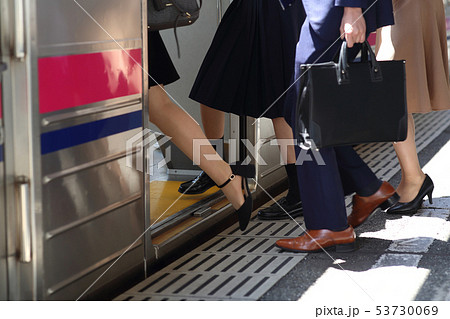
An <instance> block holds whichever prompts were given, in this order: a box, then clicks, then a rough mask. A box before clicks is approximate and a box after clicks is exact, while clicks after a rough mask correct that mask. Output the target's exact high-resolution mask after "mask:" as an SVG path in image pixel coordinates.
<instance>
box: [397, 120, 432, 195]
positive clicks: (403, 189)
mask: <svg viewBox="0 0 450 319" xmlns="http://www.w3.org/2000/svg"><path fill="white" fill-rule="evenodd" d="M394 149H395V152H396V153H397V157H398V161H399V162H400V167H401V169H402V180H401V182H400V185H399V186H398V188H397V193H398V194H399V195H400V202H403V203H407V202H410V201H412V200H413V199H414V198H415V197H416V196H417V194H418V192H419V190H420V187H421V186H422V184H423V181H424V180H425V174H424V173H423V171H422V169H421V167H420V163H419V158H418V157H417V149H416V141H415V127H414V118H413V116H412V114H409V115H408V136H407V138H406V140H405V141H404V142H398V143H394Z"/></svg>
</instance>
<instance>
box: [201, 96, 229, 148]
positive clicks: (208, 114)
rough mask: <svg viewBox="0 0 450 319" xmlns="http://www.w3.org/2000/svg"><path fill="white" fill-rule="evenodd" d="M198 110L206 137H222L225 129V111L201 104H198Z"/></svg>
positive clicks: (211, 138)
mask: <svg viewBox="0 0 450 319" xmlns="http://www.w3.org/2000/svg"><path fill="white" fill-rule="evenodd" d="M200 112H201V115H202V124H203V129H204V131H205V135H206V137H207V138H208V139H210V140H213V139H219V138H222V137H223V132H224V130H225V113H224V112H222V111H219V110H216V109H213V108H210V107H208V106H206V105H203V104H200Z"/></svg>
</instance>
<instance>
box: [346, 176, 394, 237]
mask: <svg viewBox="0 0 450 319" xmlns="http://www.w3.org/2000/svg"><path fill="white" fill-rule="evenodd" d="M399 198H400V197H399V196H398V195H397V193H396V192H395V189H394V187H392V185H391V184H389V183H388V182H383V184H381V187H380V188H379V189H378V191H377V192H376V193H375V194H373V195H371V196H367V197H362V196H359V195H354V196H353V210H352V213H351V214H350V215H349V216H348V224H349V225H351V226H353V227H354V228H356V227H358V226H359V225H361V224H362V223H364V222H365V221H366V220H367V218H368V217H369V216H370V215H371V214H372V213H373V212H374V211H375V210H376V209H377V208H378V207H380V208H381V209H383V210H387V209H389V208H390V207H392V206H393V205H395V204H396V203H397V202H398V200H399Z"/></svg>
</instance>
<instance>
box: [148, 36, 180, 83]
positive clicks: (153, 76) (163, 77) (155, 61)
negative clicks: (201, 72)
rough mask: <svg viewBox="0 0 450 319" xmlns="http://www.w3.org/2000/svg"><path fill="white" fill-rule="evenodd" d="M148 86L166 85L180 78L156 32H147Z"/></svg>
mask: <svg viewBox="0 0 450 319" xmlns="http://www.w3.org/2000/svg"><path fill="white" fill-rule="evenodd" d="M148 74H149V86H155V85H158V84H160V85H168V84H170V83H173V82H175V81H176V80H178V79H179V78H180V76H179V75H178V72H177V70H176V69H175V66H174V65H173V63H172V59H171V58H170V56H169V53H168V52H167V49H166V46H165V45H164V42H163V40H162V38H161V35H160V34H159V32H158V31H152V32H148Z"/></svg>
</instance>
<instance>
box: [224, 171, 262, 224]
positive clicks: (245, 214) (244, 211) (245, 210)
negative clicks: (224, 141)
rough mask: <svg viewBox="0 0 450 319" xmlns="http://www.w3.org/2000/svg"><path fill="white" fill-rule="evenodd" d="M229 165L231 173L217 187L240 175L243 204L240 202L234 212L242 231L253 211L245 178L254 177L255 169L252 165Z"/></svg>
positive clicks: (225, 184)
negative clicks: (239, 205)
mask: <svg viewBox="0 0 450 319" xmlns="http://www.w3.org/2000/svg"><path fill="white" fill-rule="evenodd" d="M230 167H231V171H232V172H233V173H232V174H231V176H230V177H229V178H228V180H227V181H226V182H225V183H223V184H222V185H219V186H218V187H219V188H224V187H225V186H227V185H228V184H229V183H230V182H231V181H232V180H234V179H235V178H236V175H238V176H241V177H242V190H243V191H244V193H245V194H244V204H242V206H241V207H240V208H239V209H238V210H237V211H236V213H237V214H238V217H239V228H240V229H241V230H242V231H244V230H245V229H246V228H247V225H248V223H249V222H250V217H251V215H252V211H253V199H252V193H251V192H250V188H249V187H248V181H247V178H253V177H255V175H256V170H255V166H254V165H242V164H234V165H230Z"/></svg>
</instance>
